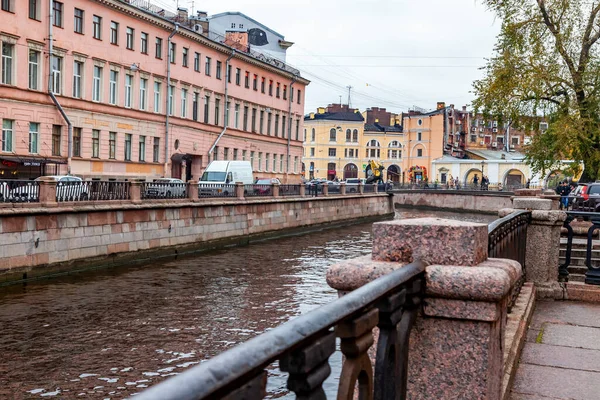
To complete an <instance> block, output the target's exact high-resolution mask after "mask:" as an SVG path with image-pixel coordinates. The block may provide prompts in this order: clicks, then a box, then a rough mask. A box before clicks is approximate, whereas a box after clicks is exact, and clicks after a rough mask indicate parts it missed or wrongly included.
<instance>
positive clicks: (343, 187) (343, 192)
mask: <svg viewBox="0 0 600 400" xmlns="http://www.w3.org/2000/svg"><path fill="white" fill-rule="evenodd" d="M345 194H346V183H345V182H342V183H340V195H342V196H344V195H345Z"/></svg>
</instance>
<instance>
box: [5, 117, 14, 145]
mask: <svg viewBox="0 0 600 400" xmlns="http://www.w3.org/2000/svg"><path fill="white" fill-rule="evenodd" d="M14 125H15V121H13V120H12V119H3V120H2V151H13V132H14V131H13V129H14Z"/></svg>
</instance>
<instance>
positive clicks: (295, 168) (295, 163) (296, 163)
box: [294, 156, 298, 174]
mask: <svg viewBox="0 0 600 400" xmlns="http://www.w3.org/2000/svg"><path fill="white" fill-rule="evenodd" d="M294 173H295V174H296V173H298V156H296V157H294Z"/></svg>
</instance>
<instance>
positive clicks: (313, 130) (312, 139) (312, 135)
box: [310, 128, 315, 142]
mask: <svg viewBox="0 0 600 400" xmlns="http://www.w3.org/2000/svg"><path fill="white" fill-rule="evenodd" d="M310 141H311V142H314V141H315V128H312V132H311V133H310Z"/></svg>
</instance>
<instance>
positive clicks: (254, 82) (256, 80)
mask: <svg viewBox="0 0 600 400" xmlns="http://www.w3.org/2000/svg"><path fill="white" fill-rule="evenodd" d="M252 89H253V90H258V75H256V74H255V75H254V78H253V79H252Z"/></svg>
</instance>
